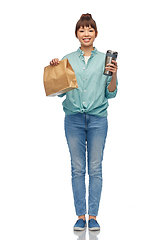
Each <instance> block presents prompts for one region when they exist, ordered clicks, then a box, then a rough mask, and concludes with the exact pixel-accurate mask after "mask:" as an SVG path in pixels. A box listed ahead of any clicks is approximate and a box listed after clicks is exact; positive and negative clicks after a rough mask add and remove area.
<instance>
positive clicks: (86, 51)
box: [81, 44, 93, 56]
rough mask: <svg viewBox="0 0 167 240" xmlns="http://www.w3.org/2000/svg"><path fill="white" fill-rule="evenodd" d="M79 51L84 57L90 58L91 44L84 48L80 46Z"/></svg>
mask: <svg viewBox="0 0 167 240" xmlns="http://www.w3.org/2000/svg"><path fill="white" fill-rule="evenodd" d="M81 50H82V51H83V52H84V56H90V55H91V51H93V44H92V45H91V46H88V47H85V46H83V45H81Z"/></svg>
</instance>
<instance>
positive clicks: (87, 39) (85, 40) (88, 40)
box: [83, 38, 91, 42]
mask: <svg viewBox="0 0 167 240" xmlns="http://www.w3.org/2000/svg"><path fill="white" fill-rule="evenodd" d="M90 40H91V38H85V39H83V41H84V42H90Z"/></svg>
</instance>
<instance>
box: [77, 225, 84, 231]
mask: <svg viewBox="0 0 167 240" xmlns="http://www.w3.org/2000/svg"><path fill="white" fill-rule="evenodd" d="M85 229H86V224H85V227H84V228H80V227H74V231H83V230H85Z"/></svg>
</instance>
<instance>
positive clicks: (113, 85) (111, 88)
mask: <svg viewBox="0 0 167 240" xmlns="http://www.w3.org/2000/svg"><path fill="white" fill-rule="evenodd" d="M116 81H117V75H116V74H113V75H112V79H111V82H110V84H109V85H108V91H109V92H114V91H115V89H116V88H117V85H116Z"/></svg>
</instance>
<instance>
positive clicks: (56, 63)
mask: <svg viewBox="0 0 167 240" xmlns="http://www.w3.org/2000/svg"><path fill="white" fill-rule="evenodd" d="M58 64H59V59H58V58H54V59H52V61H50V65H53V66H57V65H58Z"/></svg>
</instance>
